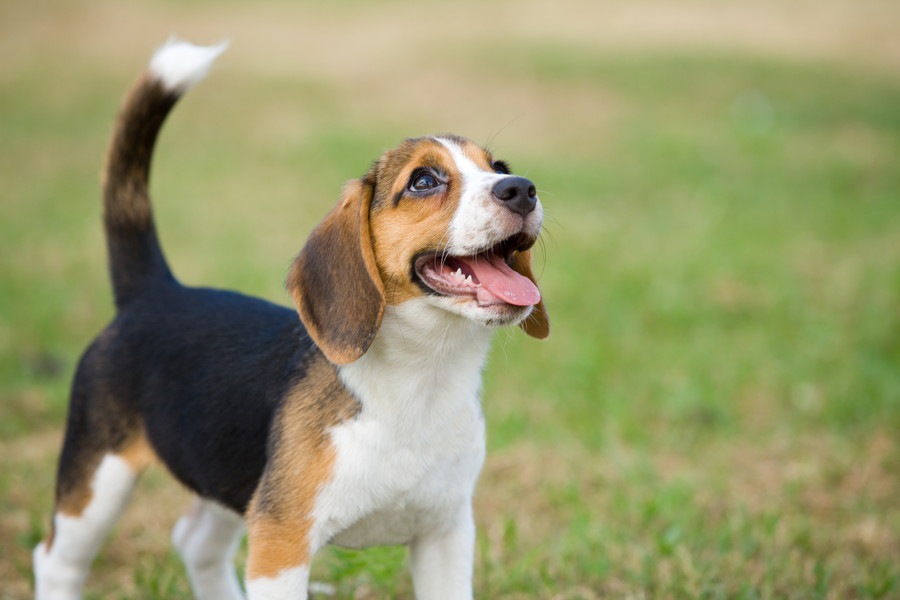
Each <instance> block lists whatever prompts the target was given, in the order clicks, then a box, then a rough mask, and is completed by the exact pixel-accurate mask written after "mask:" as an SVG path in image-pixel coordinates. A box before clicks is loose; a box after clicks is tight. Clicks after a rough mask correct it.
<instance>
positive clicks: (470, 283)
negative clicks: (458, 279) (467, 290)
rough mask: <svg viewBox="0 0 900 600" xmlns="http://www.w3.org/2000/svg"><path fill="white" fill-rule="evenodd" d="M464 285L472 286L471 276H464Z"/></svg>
mask: <svg viewBox="0 0 900 600" xmlns="http://www.w3.org/2000/svg"><path fill="white" fill-rule="evenodd" d="M466 283H468V284H469V285H474V284H473V283H472V276H471V275H466Z"/></svg>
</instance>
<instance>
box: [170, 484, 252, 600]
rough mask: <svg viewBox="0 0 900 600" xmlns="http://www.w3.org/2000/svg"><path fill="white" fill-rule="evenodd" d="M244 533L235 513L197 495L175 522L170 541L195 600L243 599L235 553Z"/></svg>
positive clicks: (238, 517)
mask: <svg viewBox="0 0 900 600" xmlns="http://www.w3.org/2000/svg"><path fill="white" fill-rule="evenodd" d="M243 534H244V520H243V519H242V518H241V517H240V515H238V514H237V513H235V512H232V511H231V510H229V509H227V508H224V507H222V506H220V505H218V504H216V503H214V502H210V501H209V500H203V499H202V498H197V499H195V500H194V504H193V506H192V507H191V508H190V510H189V511H188V512H187V513H185V515H184V516H183V517H181V518H180V519H179V520H178V523H176V524H175V529H174V530H173V531H172V542H173V543H174V544H175V548H177V550H178V553H179V554H180V555H181V558H182V560H184V564H185V567H187V572H188V576H189V577H190V579H191V589H193V590H194V597H195V598H197V600H242V599H243V597H244V596H243V594H242V592H241V586H240V584H239V583H238V578H237V574H236V572H235V568H234V555H235V553H236V552H237V550H238V546H239V545H240V542H241V538H242V537H243Z"/></svg>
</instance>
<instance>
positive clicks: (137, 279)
mask: <svg viewBox="0 0 900 600" xmlns="http://www.w3.org/2000/svg"><path fill="white" fill-rule="evenodd" d="M224 48H225V47H224V45H219V46H212V47H199V46H193V45H191V44H188V43H185V42H169V43H168V44H166V45H165V46H163V47H162V48H161V49H160V50H159V51H158V52H157V53H156V54H155V55H154V57H153V60H152V61H151V63H150V67H149V68H148V70H147V71H146V72H145V73H144V74H143V75H142V76H141V78H140V79H138V81H137V83H135V85H134V87H133V88H132V89H131V91H130V92H129V93H128V96H127V97H126V99H125V103H124V104H123V106H122V109H121V111H120V112H119V117H118V120H117V122H116V127H115V130H114V131H113V135H112V140H111V141H110V145H109V151H108V153H107V159H106V167H105V169H104V174H103V224H104V226H105V228H106V242H107V248H108V250H109V270H110V276H111V278H112V283H113V293H114V295H115V300H116V306H122V305H124V304H126V303H128V301H129V300H130V299H131V298H133V297H134V296H135V295H136V294H137V293H139V292H140V290H141V289H142V288H143V287H144V286H145V285H147V284H149V283H154V282H162V281H174V280H175V278H174V277H173V275H172V272H171V271H170V270H169V266H168V264H167V263H166V259H165V257H164V256H163V252H162V248H161V247H160V245H159V241H158V239H157V237H156V228H155V226H154V224H153V211H152V209H151V207H150V194H149V191H148V187H147V183H148V179H149V175H150V161H151V158H152V156H153V147H154V145H155V144H156V137H157V135H158V134H159V130H160V128H162V124H163V122H164V121H165V119H166V116H168V114H169V112H170V111H171V110H172V107H173V106H175V103H176V102H177V101H178V99H179V98H180V97H181V96H182V95H183V94H184V93H185V92H186V91H187V90H188V88H189V87H190V86H191V85H193V84H194V83H196V82H198V81H199V80H200V79H202V78H203V76H204V75H205V74H206V72H207V70H208V69H209V67H210V65H211V64H212V61H213V60H215V58H216V57H217V56H218V55H219V54H220V53H221V52H222V51H223V50H224Z"/></svg>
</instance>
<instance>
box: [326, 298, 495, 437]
mask: <svg viewBox="0 0 900 600" xmlns="http://www.w3.org/2000/svg"><path fill="white" fill-rule="evenodd" d="M492 333H493V332H492V330H491V329H490V328H488V327H485V326H483V325H480V324H478V323H474V322H472V321H470V320H468V319H465V318H463V317H460V316H458V315H454V314H451V313H448V312H446V311H444V310H442V309H439V308H436V307H434V306H431V305H430V304H428V303H427V302H426V301H425V300H420V299H416V300H410V301H407V302H404V303H403V304H400V305H397V306H388V307H387V308H386V310H385V314H384V319H383V320H382V323H381V328H380V329H379V331H378V334H377V335H376V337H375V340H374V341H373V343H372V345H371V346H370V347H369V349H368V351H367V352H366V353H365V354H364V355H363V356H362V358H360V359H359V360H357V361H355V362H353V363H350V364H348V365H344V366H341V367H339V372H340V376H341V379H342V381H343V382H344V385H346V386H347V387H348V388H349V389H350V390H351V391H352V392H353V394H354V395H355V396H356V398H357V399H358V400H359V401H360V404H361V405H362V414H361V416H362V417H371V418H374V419H377V420H379V421H383V422H385V424H387V425H389V426H391V425H393V426H397V427H405V426H411V427H427V425H428V424H429V423H433V424H435V425H437V424H439V423H440V422H442V420H444V419H445V418H446V417H448V416H449V415H450V414H451V413H452V412H453V411H457V410H459V409H460V408H464V407H465V406H472V405H475V406H477V405H478V402H479V393H480V391H481V371H482V369H483V368H484V364H485V361H486V359H487V354H488V350H489V348H490V342H491V337H492ZM479 410H480V408H479Z"/></svg>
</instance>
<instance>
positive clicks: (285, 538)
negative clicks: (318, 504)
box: [246, 514, 312, 600]
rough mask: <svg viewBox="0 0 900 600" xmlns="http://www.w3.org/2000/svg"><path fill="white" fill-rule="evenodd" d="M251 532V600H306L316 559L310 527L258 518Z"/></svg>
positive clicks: (282, 520) (297, 523)
mask: <svg viewBox="0 0 900 600" xmlns="http://www.w3.org/2000/svg"><path fill="white" fill-rule="evenodd" d="M248 529H249V531H248V535H247V538H248V539H247V541H248V550H249V552H248V556H247V583H246V585H247V598H248V600H305V599H306V597H307V594H308V587H309V565H310V559H311V556H312V552H311V548H310V543H309V526H308V524H307V523H304V522H303V520H295V519H279V518H273V517H272V516H271V515H266V514H256V515H253V517H251V520H250V526H249V528H248Z"/></svg>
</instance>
